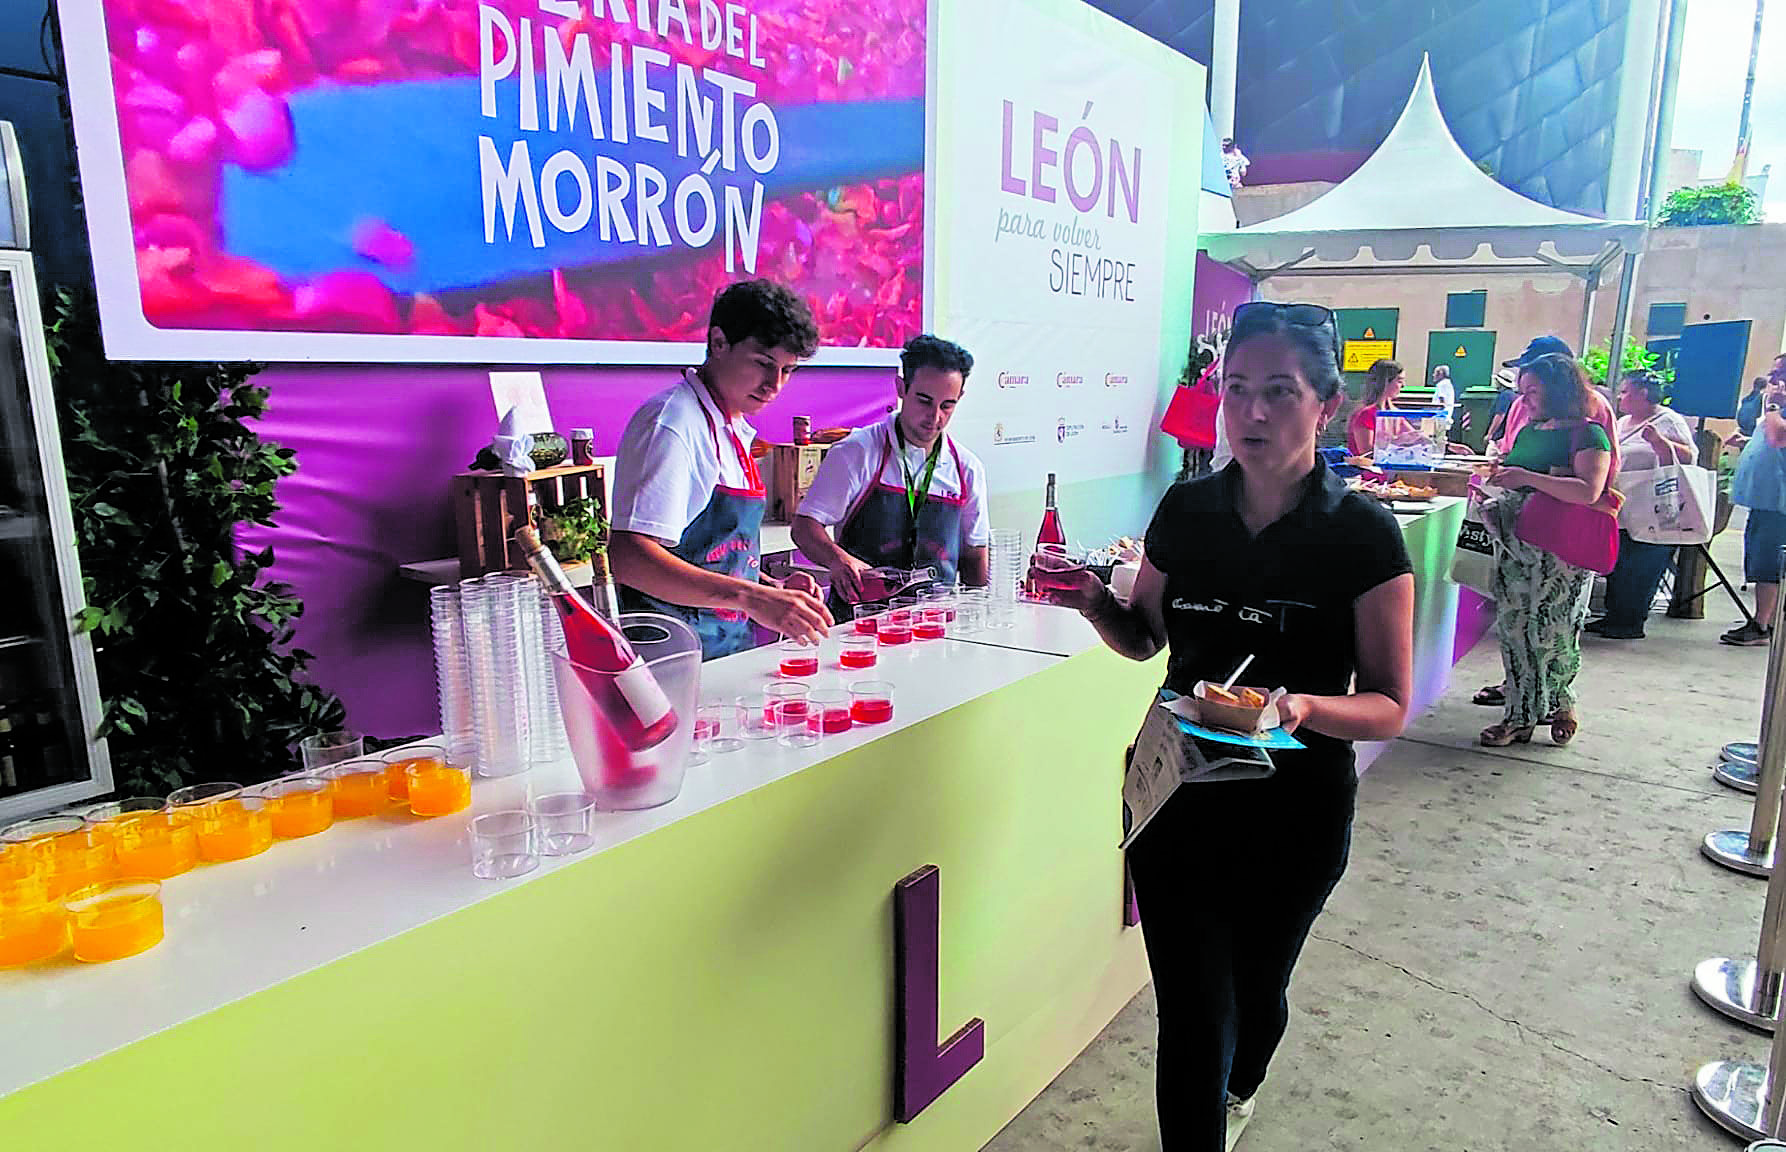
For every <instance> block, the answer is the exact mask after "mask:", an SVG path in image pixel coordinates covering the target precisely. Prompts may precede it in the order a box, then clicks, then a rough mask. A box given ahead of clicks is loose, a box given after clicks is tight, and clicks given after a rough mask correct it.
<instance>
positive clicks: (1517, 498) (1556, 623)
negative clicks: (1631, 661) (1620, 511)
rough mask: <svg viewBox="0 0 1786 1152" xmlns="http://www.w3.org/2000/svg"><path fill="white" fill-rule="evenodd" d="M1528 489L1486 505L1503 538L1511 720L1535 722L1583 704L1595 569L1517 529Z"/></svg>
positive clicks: (1500, 622)
mask: <svg viewBox="0 0 1786 1152" xmlns="http://www.w3.org/2000/svg"><path fill="white" fill-rule="evenodd" d="M1525 502H1526V493H1524V492H1510V493H1507V494H1506V495H1504V496H1501V497H1498V498H1497V499H1495V500H1493V501H1490V502H1488V503H1486V504H1484V505H1483V507H1482V520H1483V524H1484V526H1485V527H1486V528H1487V529H1488V533H1489V535H1490V536H1491V537H1493V538H1494V542H1495V574H1494V584H1493V589H1494V598H1495V632H1496V634H1497V635H1498V636H1499V638H1500V641H1501V666H1502V668H1503V669H1504V670H1505V671H1506V673H1507V687H1506V693H1507V713H1506V723H1507V724H1509V725H1510V726H1512V727H1514V728H1527V727H1532V726H1534V725H1538V724H1544V723H1548V722H1549V720H1550V718H1551V715H1552V714H1553V713H1555V712H1558V711H1561V710H1564V709H1573V708H1574V707H1575V677H1576V674H1577V673H1579V672H1580V671H1581V627H1582V625H1583V624H1585V623H1587V618H1588V600H1589V598H1590V597H1591V596H1592V595H1593V589H1594V574H1593V573H1592V572H1590V571H1588V570H1587V569H1586V568H1577V567H1575V566H1574V565H1573V564H1569V563H1566V562H1564V561H1563V560H1562V559H1561V558H1560V557H1558V556H1557V555H1555V554H1554V553H1551V552H1546V551H1545V550H1544V549H1542V548H1535V547H1533V546H1532V545H1530V544H1527V543H1526V542H1525V541H1523V540H1521V539H1519V537H1518V536H1516V535H1515V534H1514V528H1515V526H1516V525H1517V524H1518V522H1519V510H1520V509H1521V508H1522V507H1524V506H1525Z"/></svg>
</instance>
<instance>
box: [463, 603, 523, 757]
mask: <svg viewBox="0 0 1786 1152" xmlns="http://www.w3.org/2000/svg"><path fill="white" fill-rule="evenodd" d="M531 586H532V584H531V581H525V580H523V579H521V578H519V577H515V576H507V575H502V574H494V575H490V576H483V577H479V578H477V579H473V580H464V581H461V582H460V584H459V597H460V611H461V612H462V614H463V616H464V620H465V649H466V655H467V657H468V661H467V662H468V664H469V665H470V668H471V699H472V712H473V715H474V716H475V718H476V728H477V758H476V767H477V774H478V775H479V776H513V775H515V774H516V773H519V772H525V771H527V768H528V755H529V751H528V750H529V741H528V728H527V720H528V716H527V675H526V670H525V666H524V665H523V663H522V653H521V636H520V631H521V626H520V592H521V590H522V588H524V587H531Z"/></svg>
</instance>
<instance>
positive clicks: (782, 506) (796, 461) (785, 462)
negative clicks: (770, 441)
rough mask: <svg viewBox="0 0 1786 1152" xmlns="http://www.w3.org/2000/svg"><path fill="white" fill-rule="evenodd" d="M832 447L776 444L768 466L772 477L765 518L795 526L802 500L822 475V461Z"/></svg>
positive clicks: (769, 484)
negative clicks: (796, 515) (794, 522)
mask: <svg viewBox="0 0 1786 1152" xmlns="http://www.w3.org/2000/svg"><path fill="white" fill-rule="evenodd" d="M830 449H831V445H829V444H776V445H774V446H773V448H772V450H771V451H770V453H769V455H768V456H767V457H766V458H765V461H764V462H765V463H767V464H768V466H769V475H768V477H767V478H766V480H765V483H767V484H768V487H769V507H768V508H767V509H765V515H766V516H767V517H768V518H769V519H770V520H772V521H774V522H775V523H777V524H791V523H793V521H794V513H795V512H796V511H798V510H799V508H800V498H801V497H803V496H805V495H806V493H807V491H808V490H809V489H810V488H811V487H812V481H813V477H815V476H817V475H818V474H819V462H820V461H821V460H823V459H824V458H825V453H826V452H828V451H830Z"/></svg>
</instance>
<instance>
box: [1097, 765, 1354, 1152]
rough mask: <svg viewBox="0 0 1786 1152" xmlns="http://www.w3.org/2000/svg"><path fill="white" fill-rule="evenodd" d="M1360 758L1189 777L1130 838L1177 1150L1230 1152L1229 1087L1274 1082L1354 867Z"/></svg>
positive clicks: (1165, 1127) (1166, 1134) (1165, 1108)
mask: <svg viewBox="0 0 1786 1152" xmlns="http://www.w3.org/2000/svg"><path fill="white" fill-rule="evenodd" d="M1303 755H1306V754H1303ZM1289 758H1290V757H1286V759H1289ZM1298 758H1300V757H1298ZM1346 760H1347V763H1345V764H1343V765H1336V764H1321V765H1318V766H1317V765H1314V764H1281V765H1280V769H1279V772H1278V774H1277V775H1276V776H1274V777H1272V778H1271V779H1269V780H1262V781H1241V782H1225V783H1212V784H1189V785H1186V786H1185V787H1183V788H1181V789H1180V790H1179V791H1178V792H1177V793H1176V794H1174V796H1173V797H1172V799H1171V800H1170V801H1169V802H1168V803H1167V805H1166V807H1165V809H1163V810H1162V811H1161V812H1160V813H1159V814H1158V815H1157V816H1155V817H1154V822H1153V823H1152V824H1149V825H1148V827H1147V830H1146V831H1145V832H1143V833H1142V834H1141V836H1140V838H1139V839H1137V840H1136V842H1135V843H1134V844H1133V845H1131V846H1130V849H1129V869H1130V873H1131V875H1132V876H1133V879H1134V883H1135V898H1136V901H1137V903H1138V904H1139V905H1140V909H1141V930H1142V933H1143V936H1144V937H1145V940H1146V943H1147V962H1148V967H1149V968H1150V969H1152V972H1153V985H1154V996H1155V999H1156V1000H1157V1001H1158V1003H1159V1042H1158V1053H1157V1056H1156V1059H1155V1099H1156V1103H1157V1108H1158V1112H1159V1122H1160V1138H1161V1146H1162V1148H1163V1149H1164V1152H1222V1147H1223V1141H1224V1138H1225V1135H1226V1128H1227V1108H1226V1104H1227V1094H1228V1093H1229V1092H1232V1093H1233V1094H1234V1095H1235V1096H1238V1097H1240V1098H1242V1099H1246V1098H1249V1097H1251V1096H1252V1095H1253V1093H1255V1092H1256V1091H1258V1088H1259V1085H1260V1083H1261V1082H1262V1081H1263V1080H1264V1079H1265V1070H1266V1068H1267V1067H1268V1066H1269V1065H1270V1063H1271V1057H1272V1053H1274V1052H1275V1051H1276V1050H1277V1046H1278V1041H1280V1040H1281V1039H1283V1035H1284V1029H1285V1027H1286V1025H1287V1024H1288V1023H1289V1015H1290V1006H1289V1002H1288V1000H1287V999H1286V993H1287V991H1288V989H1289V986H1290V973H1291V970H1292V969H1293V968H1294V967H1295V965H1296V958H1297V956H1298V955H1300V954H1301V952H1302V945H1303V942H1304V941H1305V940H1307V938H1308V933H1309V929H1310V928H1311V927H1312V926H1313V925H1314V922H1315V917H1316V916H1317V915H1318V914H1319V913H1320V911H1321V907H1322V905H1323V904H1325V903H1326V901H1327V896H1328V894H1329V893H1330V892H1332V891H1333V888H1334V885H1335V884H1337V883H1339V878H1340V876H1341V875H1342V874H1343V873H1344V872H1345V870H1346V859H1347V855H1348V853H1349V851H1350V848H1351V839H1352V810H1353V802H1354V800H1355V798H1356V795H1357V780H1356V778H1355V777H1354V775H1353V772H1352V766H1351V763H1350V757H1349V756H1348V757H1346Z"/></svg>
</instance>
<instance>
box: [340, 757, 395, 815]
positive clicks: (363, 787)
mask: <svg viewBox="0 0 1786 1152" xmlns="http://www.w3.org/2000/svg"><path fill="white" fill-rule="evenodd" d="M325 775H326V776H327V777H328V780H329V788H330V789H331V790H332V791H333V793H334V796H335V819H337V820H352V819H355V818H357V817H360V816H376V815H377V814H378V813H380V812H383V811H384V810H385V808H386V807H388V806H389V805H390V803H391V779H390V775H389V773H388V772H387V771H386V768H385V765H384V763H383V762H382V761H379V760H348V761H346V762H345V763H341V764H335V765H331V766H330V767H329V770H328V772H327V773H325Z"/></svg>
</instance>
